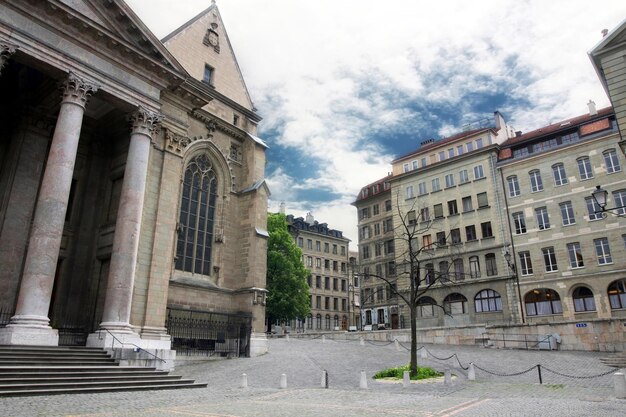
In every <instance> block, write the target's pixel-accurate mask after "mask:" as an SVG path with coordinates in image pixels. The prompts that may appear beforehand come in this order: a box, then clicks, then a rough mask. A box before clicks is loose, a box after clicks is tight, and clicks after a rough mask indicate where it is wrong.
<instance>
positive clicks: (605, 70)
mask: <svg viewBox="0 0 626 417" xmlns="http://www.w3.org/2000/svg"><path fill="white" fill-rule="evenodd" d="M625 52H626V20H624V21H622V23H621V24H620V25H619V26H618V27H616V28H615V29H613V30H612V31H611V32H604V37H603V38H602V40H601V41H600V42H599V43H598V44H597V45H596V46H595V47H594V48H593V49H592V50H591V51H590V52H589V58H590V59H591V62H592V63H593V66H594V68H595V70H596V72H597V73H598V77H599V78H600V82H601V83H602V86H603V87H604V91H606V94H607V96H608V97H609V99H610V100H611V105H612V107H613V110H614V112H615V116H616V117H615V118H616V120H617V126H618V129H619V131H620V135H621V137H622V140H624V139H625V138H626V80H625V79H624V76H625V74H626V60H625V59H624V53H625ZM620 146H621V147H622V149H626V146H624V143H621V144H620Z"/></svg>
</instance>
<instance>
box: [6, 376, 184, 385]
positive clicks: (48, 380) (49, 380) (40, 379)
mask: <svg viewBox="0 0 626 417" xmlns="http://www.w3.org/2000/svg"><path fill="white" fill-rule="evenodd" d="M181 379H182V376H180V375H168V374H167V373H164V374H145V375H137V374H134V373H131V374H118V375H106V374H105V375H100V374H90V375H86V376H82V375H81V376H67V375H65V376H62V377H59V376H58V375H54V376H48V375H35V376H28V377H25V376H24V375H18V376H13V377H2V378H0V386H12V385H22V384H73V383H85V382H131V381H135V382H145V381H164V380H181Z"/></svg>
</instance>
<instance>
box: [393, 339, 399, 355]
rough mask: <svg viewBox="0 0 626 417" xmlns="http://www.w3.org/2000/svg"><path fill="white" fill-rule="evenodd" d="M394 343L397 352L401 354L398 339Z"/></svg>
mask: <svg viewBox="0 0 626 417" xmlns="http://www.w3.org/2000/svg"><path fill="white" fill-rule="evenodd" d="M393 343H394V344H395V345H396V350H397V351H398V352H400V342H398V339H394V341H393Z"/></svg>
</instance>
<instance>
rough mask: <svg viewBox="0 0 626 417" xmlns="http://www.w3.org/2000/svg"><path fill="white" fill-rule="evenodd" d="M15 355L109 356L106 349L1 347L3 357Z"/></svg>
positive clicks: (0, 353)
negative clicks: (14, 348) (12, 348)
mask: <svg viewBox="0 0 626 417" xmlns="http://www.w3.org/2000/svg"><path fill="white" fill-rule="evenodd" d="M15 356H23V357H48V356H55V357H68V356H69V357H72V358H108V357H110V356H111V355H109V354H108V353H107V352H105V351H102V350H100V351H71V350H49V351H41V350H37V349H16V350H9V349H0V357H1V358H11V357H15Z"/></svg>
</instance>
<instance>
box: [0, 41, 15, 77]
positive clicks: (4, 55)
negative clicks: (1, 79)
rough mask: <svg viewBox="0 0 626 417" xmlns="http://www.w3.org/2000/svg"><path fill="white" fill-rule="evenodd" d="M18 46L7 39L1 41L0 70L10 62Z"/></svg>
mask: <svg viewBox="0 0 626 417" xmlns="http://www.w3.org/2000/svg"><path fill="white" fill-rule="evenodd" d="M16 50H17V46H15V45H12V44H10V43H8V42H5V41H0V72H2V69H3V68H4V67H5V66H6V65H7V62H9V57H10V56H11V55H13V54H14V53H15V51H16Z"/></svg>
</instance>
